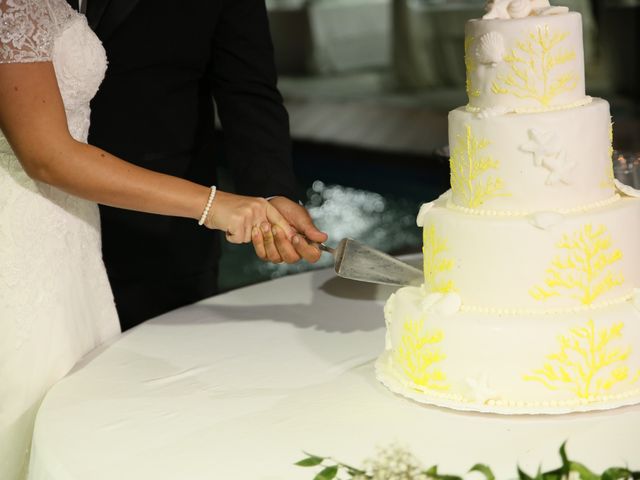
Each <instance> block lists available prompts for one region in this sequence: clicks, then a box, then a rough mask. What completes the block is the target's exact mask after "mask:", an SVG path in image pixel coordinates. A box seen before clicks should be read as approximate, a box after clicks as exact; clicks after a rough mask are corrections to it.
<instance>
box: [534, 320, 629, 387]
mask: <svg viewBox="0 0 640 480" xmlns="http://www.w3.org/2000/svg"><path fill="white" fill-rule="evenodd" d="M623 329H624V324H623V323H622V322H620V323H616V324H614V325H612V326H611V328H602V329H600V330H597V331H596V327H595V324H594V322H593V320H589V321H588V322H587V324H586V325H585V326H581V327H575V328H572V329H571V331H570V333H569V335H566V336H565V335H561V336H560V337H559V338H558V343H559V344H560V351H559V352H558V353H554V354H551V355H548V356H547V360H548V362H546V363H545V364H544V366H543V368H541V369H540V370H536V371H534V372H533V374H532V375H525V376H524V380H525V381H533V382H540V383H542V384H543V385H544V386H545V387H547V388H549V389H550V390H570V391H572V392H574V393H575V394H576V396H577V397H578V398H582V399H587V400H589V399H594V397H597V396H601V395H605V394H606V393H607V392H608V391H609V390H611V388H612V387H613V386H614V385H617V384H619V383H622V382H629V383H635V382H637V381H638V379H639V378H640V370H639V371H638V372H636V374H635V375H634V377H633V378H632V377H631V376H630V374H629V367H628V365H627V363H626V362H627V360H628V358H629V355H630V354H631V346H626V347H620V346H614V345H612V344H613V343H614V342H616V341H619V340H621V339H622V338H623V334H622V330H623ZM618 343H619V342H618Z"/></svg>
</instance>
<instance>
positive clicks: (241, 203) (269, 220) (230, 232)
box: [204, 190, 296, 243]
mask: <svg viewBox="0 0 640 480" xmlns="http://www.w3.org/2000/svg"><path fill="white" fill-rule="evenodd" d="M204 224H205V226H206V227H208V228H211V229H216V230H222V231H223V232H225V235H226V238H227V241H229V242H231V243H249V242H251V241H252V231H254V228H258V229H261V228H265V226H266V227H267V228H268V230H271V228H272V226H276V225H277V226H278V227H279V228H280V229H282V231H284V232H285V234H286V235H287V236H288V237H292V236H293V235H295V233H296V232H295V230H294V229H293V227H291V225H289V223H288V222H287V221H286V220H285V219H284V217H283V216H282V215H281V214H280V212H278V210H277V209H276V208H274V207H273V206H272V205H271V204H270V203H269V202H268V201H267V200H265V199H264V198H260V197H247V196H244V195H236V194H233V193H227V192H221V191H220V190H218V192H216V196H215V199H214V201H213V203H212V204H211V209H210V210H209V214H208V215H207V218H206V220H205V223H204Z"/></svg>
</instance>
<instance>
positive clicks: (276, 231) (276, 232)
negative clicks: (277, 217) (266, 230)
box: [271, 227, 278, 237]
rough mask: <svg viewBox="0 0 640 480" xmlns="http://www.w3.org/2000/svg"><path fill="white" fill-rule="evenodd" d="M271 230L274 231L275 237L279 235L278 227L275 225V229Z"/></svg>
mask: <svg viewBox="0 0 640 480" xmlns="http://www.w3.org/2000/svg"><path fill="white" fill-rule="evenodd" d="M271 232H272V233H273V236H274V237H277V236H278V229H277V228H276V227H273V230H271Z"/></svg>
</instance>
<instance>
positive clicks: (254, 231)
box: [251, 227, 260, 237]
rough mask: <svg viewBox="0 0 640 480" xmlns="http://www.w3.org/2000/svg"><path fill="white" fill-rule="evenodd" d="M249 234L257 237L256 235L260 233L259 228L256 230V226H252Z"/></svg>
mask: <svg viewBox="0 0 640 480" xmlns="http://www.w3.org/2000/svg"><path fill="white" fill-rule="evenodd" d="M251 235H253V236H254V237H257V236H258V235H260V230H258V227H253V228H252V229H251Z"/></svg>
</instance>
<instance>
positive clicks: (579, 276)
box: [530, 224, 624, 305]
mask: <svg viewBox="0 0 640 480" xmlns="http://www.w3.org/2000/svg"><path fill="white" fill-rule="evenodd" d="M557 247H558V248H560V249H562V250H563V252H564V255H562V256H561V255H559V256H557V257H556V258H555V259H554V260H553V261H552V263H551V267H550V268H549V269H547V278H546V279H545V286H538V287H535V288H533V289H532V290H531V291H530V293H531V295H532V296H533V297H534V298H535V299H536V300H546V299H548V298H550V297H555V296H561V295H562V294H563V293H565V292H566V293H569V294H571V297H573V298H575V299H577V300H579V301H580V303H582V304H583V305H590V304H592V303H593V302H595V301H596V300H597V299H598V297H600V296H601V295H603V294H604V293H606V292H608V291H609V290H611V289H612V288H615V287H617V286H619V285H622V284H623V283H624V276H623V275H622V274H621V273H617V272H615V271H614V270H613V269H611V268H609V267H611V266H612V265H613V264H615V263H616V262H618V261H619V260H620V259H622V252H621V251H620V250H619V249H617V248H616V249H614V248H612V246H611V237H610V236H609V235H608V234H607V232H606V228H605V227H604V225H601V226H600V227H598V228H597V229H594V228H593V226H592V225H591V224H587V225H585V226H584V227H583V228H582V229H580V230H578V231H576V232H574V233H573V234H572V235H566V234H565V235H563V237H562V240H561V241H560V242H558V244H557Z"/></svg>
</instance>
